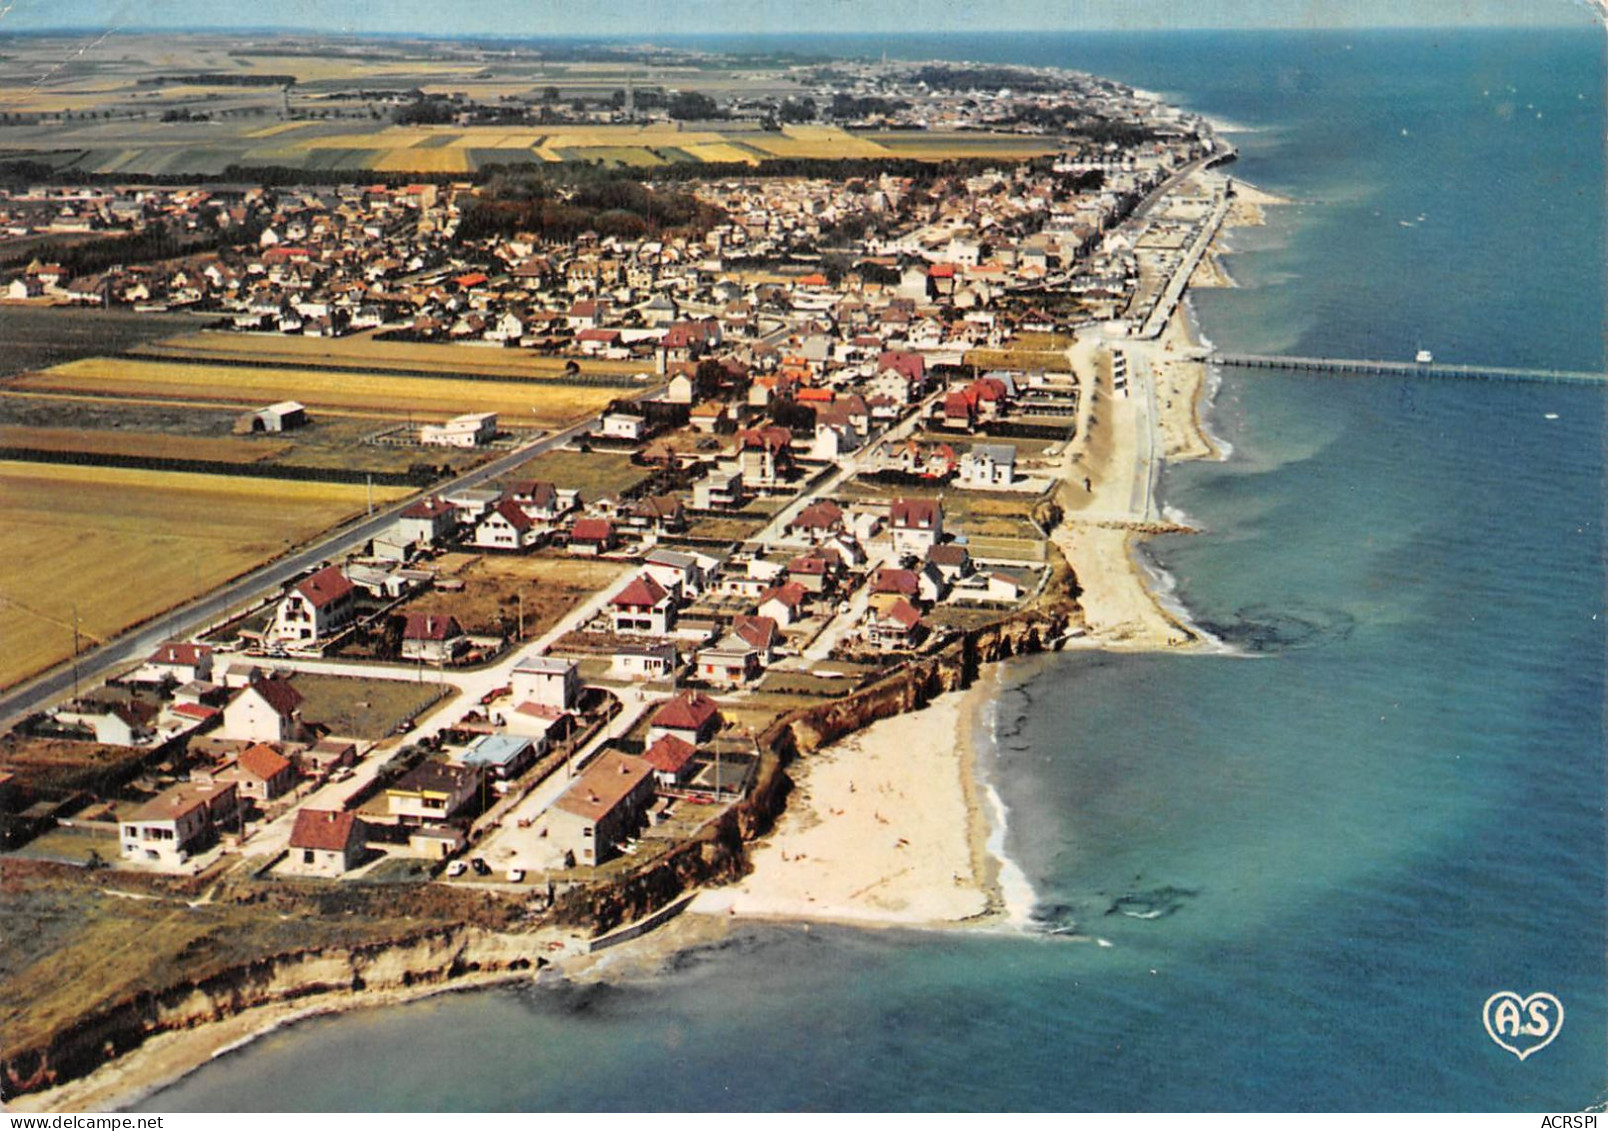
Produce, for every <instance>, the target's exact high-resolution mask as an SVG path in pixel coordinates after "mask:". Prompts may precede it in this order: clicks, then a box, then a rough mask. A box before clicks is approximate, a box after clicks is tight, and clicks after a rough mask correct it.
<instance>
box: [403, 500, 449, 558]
mask: <svg viewBox="0 0 1608 1131" xmlns="http://www.w3.org/2000/svg"><path fill="white" fill-rule="evenodd" d="M457 528H458V508H457V507H455V506H453V505H452V504H451V503H449V502H447V501H446V500H445V499H443V498H441V497H440V496H439V495H432V496H430V497H429V498H428V499H420V500H419V501H418V502H416V503H414V504H413V505H411V506H410V507H408V508H407V509H406V510H404V511H403V512H402V513H401V514H400V515H398V516H397V519H396V523H395V524H394V526H393V527H392V530H393V532H394V533H393V535H392V540H393V541H396V542H398V543H400V544H401V545H404V546H407V545H420V546H438V545H440V544H441V543H442V542H445V541H446V540H447V539H448V538H450V537H451V536H452V534H453V532H454V531H456V530H457Z"/></svg>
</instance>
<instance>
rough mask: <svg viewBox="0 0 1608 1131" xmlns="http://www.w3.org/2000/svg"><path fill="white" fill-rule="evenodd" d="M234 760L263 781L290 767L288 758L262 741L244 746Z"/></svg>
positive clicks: (269, 779)
mask: <svg viewBox="0 0 1608 1131" xmlns="http://www.w3.org/2000/svg"><path fill="white" fill-rule="evenodd" d="M236 762H237V763H238V764H239V766H240V768H241V769H242V770H245V771H246V772H247V773H249V774H251V775H252V776H253V777H257V778H261V779H262V780H263V781H271V780H272V779H274V778H276V777H278V776H279V775H280V774H282V773H284V772H285V771H286V770H288V769H290V760H289V759H288V758H286V757H285V756H284V755H282V754H280V753H279V751H277V750H275V749H274V748H273V747H272V746H269V745H268V744H267V743H264V742H259V743H257V744H256V745H254V746H248V747H246V749H245V750H243V751H241V753H240V757H239V758H237V759H236Z"/></svg>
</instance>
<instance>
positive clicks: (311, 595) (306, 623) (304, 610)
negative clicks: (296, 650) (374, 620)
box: [273, 566, 357, 644]
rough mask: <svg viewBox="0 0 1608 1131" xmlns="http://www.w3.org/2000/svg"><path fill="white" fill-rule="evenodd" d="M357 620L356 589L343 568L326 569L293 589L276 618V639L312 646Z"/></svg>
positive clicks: (330, 567) (280, 604)
mask: <svg viewBox="0 0 1608 1131" xmlns="http://www.w3.org/2000/svg"><path fill="white" fill-rule="evenodd" d="M355 619H357V599H356V588H355V587H354V586H353V585H352V583H351V581H350V580H348V578H347V577H346V575H345V574H344V573H342V572H341V568H340V567H339V566H325V567H324V568H323V569H321V570H319V571H318V572H317V573H315V574H313V575H311V576H310V577H304V578H302V580H300V581H298V582H296V584H294V585H292V586H291V587H290V591H289V592H288V593H286V594H285V595H284V597H282V598H281V599H280V601H279V609H278V611H277V612H276V613H275V615H274V628H273V637H274V639H276V640H280V641H284V642H286V643H296V644H312V643H314V642H316V641H319V640H322V639H324V638H325V637H327V636H329V635H331V634H333V633H335V632H338V631H339V630H340V629H343V628H345V627H346V626H347V625H349V624H351V623H352V622H353V621H354V620H355Z"/></svg>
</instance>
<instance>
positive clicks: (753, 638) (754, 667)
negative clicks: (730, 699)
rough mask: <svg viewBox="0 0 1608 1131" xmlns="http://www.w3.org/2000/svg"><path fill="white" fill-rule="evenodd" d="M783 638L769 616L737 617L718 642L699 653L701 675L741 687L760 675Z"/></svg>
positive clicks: (718, 683)
mask: <svg viewBox="0 0 1608 1131" xmlns="http://www.w3.org/2000/svg"><path fill="white" fill-rule="evenodd" d="M780 638H781V633H780V632H779V631H778V630H777V628H776V622H775V621H773V620H771V619H770V618H769V617H736V618H734V619H733V620H732V623H731V631H730V632H728V633H727V634H726V636H725V637H723V638H722V639H721V641H720V642H719V643H718V644H715V645H713V646H712V647H709V648H705V649H704V650H703V651H701V652H699V653H698V656H697V659H696V662H695V667H696V669H697V672H698V676H699V678H701V679H702V680H704V682H706V683H711V684H716V685H719V686H723V687H741V686H742V685H744V684H747V683H749V682H751V681H753V680H755V679H757V678H759V676H760V674H761V673H762V672H763V671H764V670H765V668H767V667H768V666H770V664H771V663H772V662H773V661H774V660H775V658H776V645H777V643H778V641H779V640H780Z"/></svg>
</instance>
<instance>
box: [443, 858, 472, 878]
mask: <svg viewBox="0 0 1608 1131" xmlns="http://www.w3.org/2000/svg"><path fill="white" fill-rule="evenodd" d="M468 870H469V865H467V864H465V863H464V862H463V861H462V860H454V861H453V862H452V863H451V864H448V865H447V875H449V876H461V875H463V874H464V873H465V872H467V871H468Z"/></svg>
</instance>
